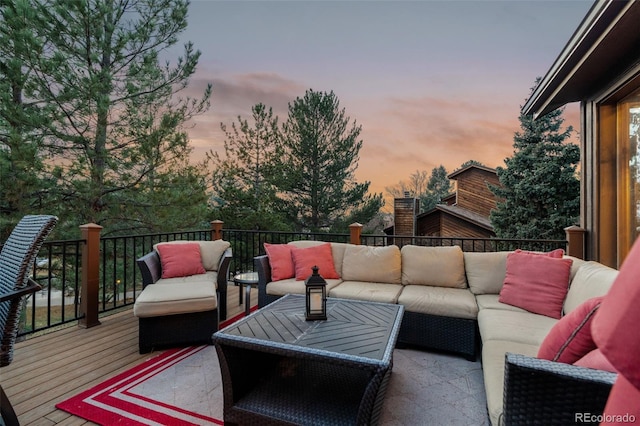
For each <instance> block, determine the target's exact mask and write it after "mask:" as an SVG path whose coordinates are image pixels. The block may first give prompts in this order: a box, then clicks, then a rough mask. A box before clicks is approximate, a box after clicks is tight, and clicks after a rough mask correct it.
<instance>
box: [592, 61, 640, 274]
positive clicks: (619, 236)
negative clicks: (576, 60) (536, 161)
mask: <svg viewBox="0 0 640 426" xmlns="http://www.w3.org/2000/svg"><path fill="white" fill-rule="evenodd" d="M639 88H640V65H638V66H636V67H635V68H634V69H631V70H629V71H628V72H627V73H625V74H624V75H622V76H620V77H618V78H616V79H613V80H611V81H608V82H607V84H606V85H605V86H603V87H601V90H600V91H599V92H598V95H596V96H589V97H586V96H585V98H586V99H585V100H583V101H582V102H581V108H580V111H581V130H582V131H581V135H582V137H581V141H580V144H581V164H582V166H583V172H582V178H581V181H580V184H581V188H580V197H581V203H580V206H581V207H580V208H581V214H580V226H581V227H582V228H584V229H585V230H586V232H587V239H586V257H587V259H592V260H596V261H598V262H600V263H603V264H605V265H608V266H611V267H614V268H619V267H620V266H621V265H622V262H623V261H624V259H625V257H626V255H627V254H628V252H629V249H630V248H631V246H632V244H633V242H634V240H635V236H636V234H637V230H635V229H632V225H631V223H632V219H633V218H634V217H635V215H636V209H635V207H634V206H632V205H631V203H630V201H631V200H630V191H631V184H630V179H631V177H630V176H629V160H628V159H626V158H625V157H626V156H628V150H629V147H628V146H626V145H625V142H624V141H623V140H621V139H620V135H621V134H622V133H623V132H624V129H621V128H620V122H624V111H621V110H620V108H619V105H618V102H619V101H620V100H621V99H623V98H624V97H625V96H627V95H628V94H629V93H631V92H633V91H634V90H638V89H639Z"/></svg>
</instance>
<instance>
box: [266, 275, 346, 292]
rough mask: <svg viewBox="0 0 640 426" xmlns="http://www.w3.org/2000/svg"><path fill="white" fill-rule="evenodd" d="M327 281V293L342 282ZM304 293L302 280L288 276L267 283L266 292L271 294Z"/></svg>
mask: <svg viewBox="0 0 640 426" xmlns="http://www.w3.org/2000/svg"><path fill="white" fill-rule="evenodd" d="M325 281H326V282H327V294H329V291H331V289H332V288H334V287H335V286H337V285H338V284H340V283H341V282H342V280H332V279H329V280H325ZM289 293H291V294H304V293H305V286H304V281H300V280H296V279H295V278H289V279H286V280H279V281H272V282H270V283H267V294H271V295H273V296H284V295H285V294H289Z"/></svg>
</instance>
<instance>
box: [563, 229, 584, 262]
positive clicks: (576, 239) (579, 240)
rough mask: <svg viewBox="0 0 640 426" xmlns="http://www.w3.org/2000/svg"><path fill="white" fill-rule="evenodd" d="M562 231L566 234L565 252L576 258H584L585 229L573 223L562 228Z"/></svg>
mask: <svg viewBox="0 0 640 426" xmlns="http://www.w3.org/2000/svg"><path fill="white" fill-rule="evenodd" d="M564 232H565V234H566V236H567V254H568V255H569V256H573V257H577V258H578V259H584V258H585V249H586V236H587V231H586V230H585V229H583V228H580V227H579V226H575V225H574V226H569V227H568V228H564Z"/></svg>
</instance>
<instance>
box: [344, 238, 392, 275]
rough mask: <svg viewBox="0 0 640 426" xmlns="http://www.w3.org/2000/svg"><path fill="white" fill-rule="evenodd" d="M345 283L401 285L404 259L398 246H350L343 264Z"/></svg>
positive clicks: (346, 250)
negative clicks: (362, 282)
mask: <svg viewBox="0 0 640 426" xmlns="http://www.w3.org/2000/svg"><path fill="white" fill-rule="evenodd" d="M342 279H343V280H344V281H364V282H370V283H389V284H400V283H401V282H402V258H401V256H400V249H399V248H398V246H386V247H370V246H356V245H348V246H347V247H346V249H345V251H344V260H343V262H342Z"/></svg>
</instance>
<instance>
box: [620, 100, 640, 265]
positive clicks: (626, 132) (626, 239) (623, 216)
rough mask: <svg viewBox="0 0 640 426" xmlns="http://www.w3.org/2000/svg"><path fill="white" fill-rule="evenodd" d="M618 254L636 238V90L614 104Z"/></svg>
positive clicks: (639, 172)
mask: <svg viewBox="0 0 640 426" xmlns="http://www.w3.org/2000/svg"><path fill="white" fill-rule="evenodd" d="M617 116H618V126H617V127H618V132H617V133H618V156H619V157H618V158H619V159H620V161H619V163H618V167H619V172H620V181H619V183H618V200H619V204H618V208H619V210H618V212H619V215H618V230H619V244H618V250H619V251H620V254H621V255H622V258H624V257H625V256H626V254H627V253H628V251H629V249H630V248H631V246H632V245H633V242H634V241H635V240H636V238H637V237H638V235H640V89H637V90H635V91H634V92H633V93H631V94H630V95H629V96H627V97H625V98H624V99H622V100H621V101H619V102H618V114H617Z"/></svg>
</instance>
